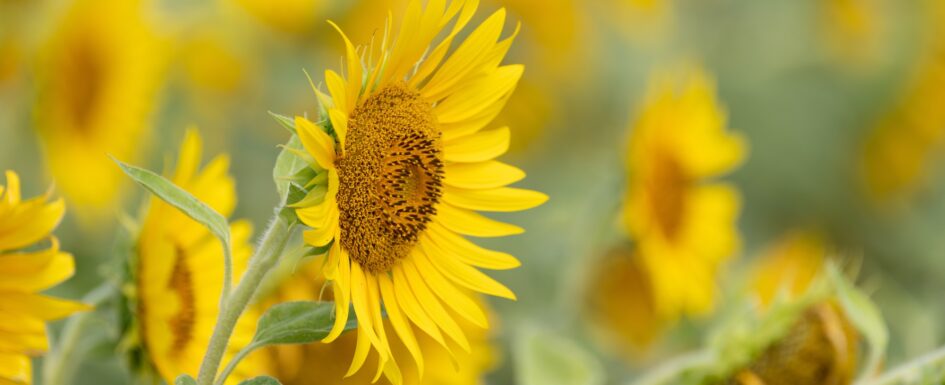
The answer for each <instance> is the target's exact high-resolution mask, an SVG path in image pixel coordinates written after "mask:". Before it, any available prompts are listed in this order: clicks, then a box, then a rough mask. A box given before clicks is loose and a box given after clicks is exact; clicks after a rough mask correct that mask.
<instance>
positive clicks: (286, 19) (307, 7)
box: [231, 0, 335, 35]
mask: <svg viewBox="0 0 945 385" xmlns="http://www.w3.org/2000/svg"><path fill="white" fill-rule="evenodd" d="M231 1H233V2H235V3H236V4H238V5H239V6H240V7H242V8H243V10H245V11H246V12H248V13H249V14H250V15H252V16H253V17H254V18H256V20H258V21H259V22H261V23H263V24H266V25H268V26H269V27H272V28H273V29H275V30H277V31H281V32H285V33H290V34H296V35H303V34H306V33H309V32H311V31H312V29H313V27H315V26H316V25H317V23H318V22H320V21H321V20H322V19H323V18H324V16H325V11H326V9H328V8H330V7H331V5H332V3H335V1H334V0H282V1H279V2H278V3H273V2H271V1H266V0H231Z"/></svg>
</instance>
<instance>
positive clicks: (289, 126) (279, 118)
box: [269, 111, 295, 135]
mask: <svg viewBox="0 0 945 385" xmlns="http://www.w3.org/2000/svg"><path fill="white" fill-rule="evenodd" d="M269 115H270V116H272V117H273V119H275V120H276V122H279V124H280V125H281V126H282V127H284V128H285V129H286V130H289V132H291V133H292V134H293V135H294V134H295V119H292V118H290V117H288V116H285V115H280V114H277V113H275V112H272V111H269Z"/></svg>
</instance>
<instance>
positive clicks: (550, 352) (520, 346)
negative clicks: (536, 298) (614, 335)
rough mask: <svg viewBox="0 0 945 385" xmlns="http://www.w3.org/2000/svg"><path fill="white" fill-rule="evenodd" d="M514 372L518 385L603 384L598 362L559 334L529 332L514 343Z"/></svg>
mask: <svg viewBox="0 0 945 385" xmlns="http://www.w3.org/2000/svg"><path fill="white" fill-rule="evenodd" d="M515 353H516V369H517V370H516V372H517V375H518V382H517V383H518V384H521V385H598V384H603V383H604V375H603V368H602V366H601V364H600V362H599V361H598V360H597V359H596V358H595V357H594V356H593V355H591V354H590V353H588V352H587V351H586V350H585V349H584V348H582V347H581V346H579V345H578V344H576V343H575V342H573V341H571V340H569V339H566V338H564V337H562V336H560V335H557V334H554V333H549V332H538V331H531V332H526V333H522V336H521V337H520V338H519V339H518V340H517V341H516V349H515Z"/></svg>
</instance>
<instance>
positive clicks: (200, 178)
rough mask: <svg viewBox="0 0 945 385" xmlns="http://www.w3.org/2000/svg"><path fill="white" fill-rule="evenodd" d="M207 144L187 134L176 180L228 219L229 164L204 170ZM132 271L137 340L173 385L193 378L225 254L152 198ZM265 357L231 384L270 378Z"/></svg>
mask: <svg viewBox="0 0 945 385" xmlns="http://www.w3.org/2000/svg"><path fill="white" fill-rule="evenodd" d="M201 148H202V144H201V140H200V136H199V135H198V134H197V132H196V131H188V132H187V134H186V137H185V138H184V141H183V144H182V145H181V150H180V157H179V158H178V160H177V170H176V171H175V172H174V174H173V175H172V176H171V178H170V179H171V180H172V181H173V182H174V183H175V184H176V185H177V186H180V187H181V188H183V189H184V190H186V191H188V192H190V193H191V194H193V195H194V196H195V197H197V199H200V200H201V201H203V202H206V203H207V204H208V205H209V206H210V207H212V208H213V209H214V210H216V211H217V212H219V213H221V214H223V215H224V216H229V214H230V213H232V212H233V208H234V206H235V205H236V192H235V187H234V182H233V179H232V178H231V177H230V176H229V175H227V168H228V167H229V158H228V157H226V156H225V155H220V156H217V157H216V158H214V159H213V160H211V161H210V163H208V164H207V166H206V167H204V168H203V169H202V170H199V168H198V166H199V164H200V158H201ZM230 232H231V236H232V239H233V274H234V275H233V276H234V278H236V277H240V276H242V272H243V271H244V270H245V268H246V264H247V262H248V260H249V257H250V255H251V254H252V250H251V246H250V245H249V237H250V233H251V232H252V228H251V226H250V224H249V222H246V221H236V222H233V224H232V225H231V228H230ZM137 253H138V255H137V256H136V259H135V262H134V263H135V265H134V267H133V268H134V275H135V282H134V285H135V287H136V289H137V290H136V291H137V298H134V300H136V301H137V303H136V306H135V312H136V315H137V319H138V322H139V323H138V325H137V326H138V333H139V334H138V338H139V340H140V343H141V345H142V347H143V349H144V350H145V353H146V355H147V356H148V359H149V360H150V362H151V363H152V364H153V366H154V368H155V369H156V370H157V372H158V374H160V376H161V378H163V379H164V380H165V381H167V383H172V382H173V381H174V379H175V378H176V377H177V376H178V375H180V374H182V373H187V374H191V375H195V374H196V373H197V370H198V369H199V366H200V363H201V361H202V358H203V356H204V351H205V349H206V348H207V345H208V343H209V341H210V334H211V332H212V331H213V325H214V324H215V323H216V320H217V312H218V311H219V301H220V290H222V288H223V265H222V264H221V263H220V261H222V260H223V248H222V246H221V244H220V242H219V241H218V240H217V239H216V238H215V237H214V236H213V235H211V234H210V232H209V231H208V230H207V229H206V228H205V227H203V226H202V225H201V224H199V223H197V222H196V221H194V220H193V219H191V218H190V217H188V216H186V215H185V214H183V213H181V212H180V211H178V210H177V209H176V208H174V207H172V206H170V205H168V204H166V203H164V202H163V201H161V200H160V199H158V198H152V199H151V203H150V207H149V208H148V211H147V213H146V215H145V218H144V222H143V224H142V227H141V232H140V235H139V238H138V244H137ZM258 317H259V313H256V312H255V311H254V310H249V311H247V312H246V314H244V316H243V317H242V318H240V321H239V323H238V324H237V325H236V329H235V331H234V333H233V336H232V337H231V339H230V341H231V342H230V344H229V351H228V352H227V357H231V356H232V355H233V354H235V353H236V352H237V351H238V350H239V349H241V348H242V347H244V346H246V345H247V344H248V343H249V342H250V340H252V337H253V333H254V332H255V323H256V320H257V319H258ZM265 358H266V357H265V356H264V355H260V354H256V355H251V356H250V357H249V358H248V359H246V360H243V361H242V363H241V364H240V366H239V368H237V369H236V372H234V375H233V376H231V377H230V379H229V381H228V383H230V382H232V383H236V382H238V381H239V380H240V379H246V378H247V377H250V376H256V375H259V374H262V373H264V372H265V371H266V368H267V367H268V361H267V360H266V359H265Z"/></svg>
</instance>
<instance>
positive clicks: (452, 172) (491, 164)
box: [443, 160, 525, 189]
mask: <svg viewBox="0 0 945 385" xmlns="http://www.w3.org/2000/svg"><path fill="white" fill-rule="evenodd" d="M523 178H525V172H524V171H522V170H520V169H518V168H516V167H514V166H510V165H508V164H505V163H502V162H499V161H495V160H490V161H486V162H479V163H447V164H446V167H445V177H444V178H443V183H444V184H446V185H448V186H453V187H460V188H468V189H488V188H496V187H502V186H505V185H508V184H511V183H515V182H518V181H520V180H522V179H523Z"/></svg>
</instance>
